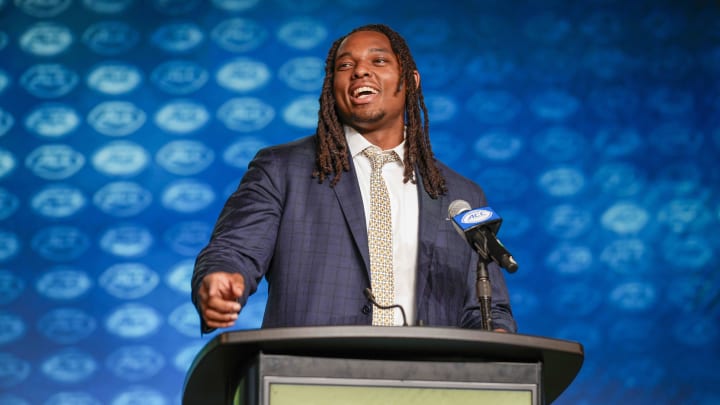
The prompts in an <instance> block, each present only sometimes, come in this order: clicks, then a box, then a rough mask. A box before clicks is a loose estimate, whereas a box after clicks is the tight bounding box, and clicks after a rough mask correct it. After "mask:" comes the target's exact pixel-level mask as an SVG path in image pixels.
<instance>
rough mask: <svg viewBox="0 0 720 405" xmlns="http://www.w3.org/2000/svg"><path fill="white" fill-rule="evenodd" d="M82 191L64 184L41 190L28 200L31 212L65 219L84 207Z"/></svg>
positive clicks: (84, 200) (84, 201) (52, 185)
mask: <svg viewBox="0 0 720 405" xmlns="http://www.w3.org/2000/svg"><path fill="white" fill-rule="evenodd" d="M85 203H86V199H85V196H84V195H83V193H82V191H80V189H78V188H76V187H72V186H68V185H64V184H51V185H49V186H46V187H44V188H42V189H41V190H40V191H39V192H37V193H36V194H35V195H34V196H33V197H32V199H31V200H30V206H31V207H32V209H33V211H35V212H36V213H37V214H40V215H42V216H45V217H49V218H66V217H69V216H72V215H74V214H75V213H77V212H78V211H79V210H80V209H82V208H83V207H84V206H85Z"/></svg>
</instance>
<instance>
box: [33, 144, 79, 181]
mask: <svg viewBox="0 0 720 405" xmlns="http://www.w3.org/2000/svg"><path fill="white" fill-rule="evenodd" d="M84 164H85V156H83V155H82V154H81V153H80V152H78V151H76V150H75V149H73V148H71V147H70V146H68V145H43V146H40V147H38V148H37V149H35V150H34V151H32V152H30V154H29V155H28V157H27V158H26V159H25V166H26V167H27V168H28V169H30V171H32V172H33V173H34V174H35V175H36V176H38V177H41V178H43V179H46V180H62V179H66V178H68V177H70V176H72V175H73V174H75V173H77V172H78V170H80V169H81V168H82V167H83V165H84Z"/></svg>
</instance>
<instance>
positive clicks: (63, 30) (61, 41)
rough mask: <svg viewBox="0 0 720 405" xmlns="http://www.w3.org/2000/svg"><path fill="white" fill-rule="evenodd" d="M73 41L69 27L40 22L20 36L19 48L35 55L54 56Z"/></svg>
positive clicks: (64, 49)
mask: <svg viewBox="0 0 720 405" xmlns="http://www.w3.org/2000/svg"><path fill="white" fill-rule="evenodd" d="M72 43H73V35H72V32H71V31H70V29H69V28H68V27H66V26H64V25H60V24H57V23H53V22H40V23H37V24H34V25H33V26H31V27H30V28H29V29H28V30H27V31H25V33H23V34H22V36H20V48H21V49H22V50H23V51H25V52H27V53H29V54H32V55H35V56H55V55H59V54H61V53H63V52H65V51H66V50H67V49H68V48H69V47H70V45H72Z"/></svg>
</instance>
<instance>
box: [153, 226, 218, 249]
mask: <svg viewBox="0 0 720 405" xmlns="http://www.w3.org/2000/svg"><path fill="white" fill-rule="evenodd" d="M211 233H212V227H211V226H210V225H209V224H207V223H205V222H199V221H189V222H180V223H178V224H175V225H174V226H172V227H171V228H170V229H168V230H167V231H166V232H165V238H164V239H165V242H166V243H167V244H168V246H170V248H171V249H172V250H173V251H175V252H177V253H179V254H181V255H187V256H195V255H196V254H197V252H199V251H200V249H202V248H203V246H205V244H207V241H208V240H210V235H211Z"/></svg>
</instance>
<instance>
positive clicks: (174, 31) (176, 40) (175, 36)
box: [150, 23, 205, 53]
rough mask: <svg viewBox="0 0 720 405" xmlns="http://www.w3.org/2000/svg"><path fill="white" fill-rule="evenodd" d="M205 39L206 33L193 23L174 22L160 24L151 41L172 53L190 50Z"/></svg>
mask: <svg viewBox="0 0 720 405" xmlns="http://www.w3.org/2000/svg"><path fill="white" fill-rule="evenodd" d="M204 40H205V33H203V31H202V30H201V29H200V28H199V27H198V26H197V25H196V24H193V23H172V24H165V25H162V26H160V28H158V29H157V30H155V32H154V33H153V34H152V37H151V39H150V41H152V43H153V44H154V45H155V46H157V47H158V48H160V49H162V50H164V51H166V52H171V53H182V52H189V51H191V50H193V49H194V48H195V47H197V46H198V45H200V44H201V43H202V42H203V41H204Z"/></svg>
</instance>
